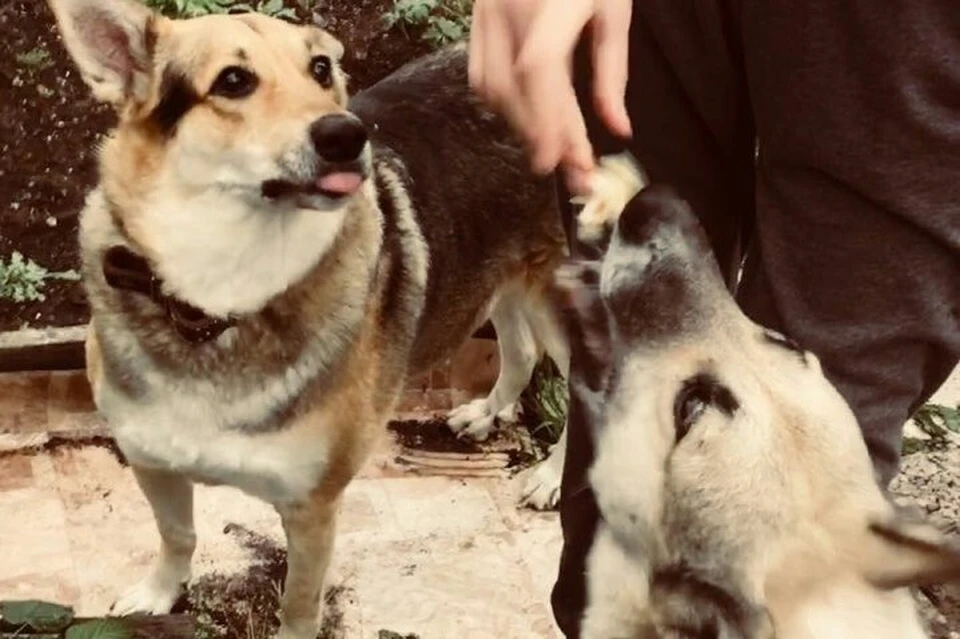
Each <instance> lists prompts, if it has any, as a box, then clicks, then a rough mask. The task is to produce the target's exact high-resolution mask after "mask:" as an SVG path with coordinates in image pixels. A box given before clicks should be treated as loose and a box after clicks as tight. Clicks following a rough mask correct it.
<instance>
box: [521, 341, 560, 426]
mask: <svg viewBox="0 0 960 639" xmlns="http://www.w3.org/2000/svg"><path fill="white" fill-rule="evenodd" d="M569 403H570V395H569V392H568V390H567V380H565V379H564V378H563V376H562V375H561V374H560V372H559V371H558V370H557V367H556V365H555V364H554V363H553V361H552V360H550V359H547V358H544V359H543V360H542V361H541V362H540V363H539V364H538V365H537V368H536V369H535V370H534V372H533V378H532V379H531V381H530V384H529V385H528V386H527V389H526V390H525V391H524V392H523V395H522V396H521V397H520V405H521V407H522V408H523V412H524V413H525V414H526V415H527V416H528V417H529V418H530V419H531V420H532V434H533V436H534V437H536V438H537V439H540V440H542V441H544V442H546V443H547V444H555V443H556V442H557V440H558V439H559V438H560V434H561V433H562V432H563V427H564V425H565V424H566V421H567V408H568V406H569Z"/></svg>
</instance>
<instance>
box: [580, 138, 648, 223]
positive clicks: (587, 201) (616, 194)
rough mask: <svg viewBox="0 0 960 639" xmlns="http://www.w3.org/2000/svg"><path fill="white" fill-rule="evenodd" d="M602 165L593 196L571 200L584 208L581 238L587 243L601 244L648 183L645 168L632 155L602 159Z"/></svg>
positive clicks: (592, 187) (592, 182) (594, 181)
mask: <svg viewBox="0 0 960 639" xmlns="http://www.w3.org/2000/svg"><path fill="white" fill-rule="evenodd" d="M599 164H600V166H598V167H597V170H596V171H595V172H594V174H593V176H592V177H591V179H590V185H589V187H588V189H589V193H588V194H587V195H584V196H578V197H575V198H573V199H572V200H571V202H573V203H574V204H582V205H583V208H582V209H581V210H580V214H579V215H578V216H577V237H578V239H580V240H581V241H584V242H596V241H598V240H600V239H601V238H602V237H603V232H604V230H605V229H606V228H607V226H608V225H611V224H613V223H614V222H616V220H617V218H619V217H620V214H621V213H622V212H623V209H624V208H625V207H626V206H627V203H628V202H629V201H630V200H631V199H632V198H633V196H634V195H636V194H637V193H638V192H639V191H640V190H641V189H642V188H643V187H644V186H646V185H647V182H648V180H647V176H646V174H645V173H644V171H643V168H642V167H641V166H640V165H639V164H638V163H637V161H636V160H635V159H634V158H633V156H632V155H630V154H629V153H626V152H624V153H620V154H618V155H608V156H605V157H602V158H600V162H599Z"/></svg>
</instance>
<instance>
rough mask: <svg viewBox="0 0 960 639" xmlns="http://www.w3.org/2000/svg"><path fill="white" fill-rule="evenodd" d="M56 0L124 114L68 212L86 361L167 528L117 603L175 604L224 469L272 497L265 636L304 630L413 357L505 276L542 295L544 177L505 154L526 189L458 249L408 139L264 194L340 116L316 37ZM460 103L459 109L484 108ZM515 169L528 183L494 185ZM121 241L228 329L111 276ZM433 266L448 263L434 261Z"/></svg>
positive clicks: (547, 190) (310, 171) (550, 244)
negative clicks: (198, 508)
mask: <svg viewBox="0 0 960 639" xmlns="http://www.w3.org/2000/svg"><path fill="white" fill-rule="evenodd" d="M50 4H51V6H52V7H53V9H54V12H55V14H56V16H57V20H58V24H59V26H60V30H61V33H62V34H63V36H64V43H65V45H66V47H67V49H68V51H69V52H70V54H71V55H72V57H73V58H74V60H75V61H76V63H77V65H78V67H79V68H80V69H81V72H82V74H83V76H84V79H85V80H86V81H87V82H88V84H89V85H90V86H91V88H92V90H93V91H94V94H95V95H96V96H97V97H98V98H100V99H101V100H103V101H105V102H108V103H111V104H113V105H114V107H115V108H116V110H117V113H118V116H119V123H118V126H117V128H116V129H115V130H114V131H113V132H112V133H111V135H110V136H109V137H108V139H107V140H106V141H105V143H104V145H103V147H102V149H101V155H100V160H101V164H100V172H101V181H100V184H99V186H98V187H97V188H96V189H95V190H94V191H93V192H92V193H91V194H90V196H89V198H88V201H87V205H86V207H85V209H84V211H83V214H82V220H81V234H80V243H81V249H82V256H83V274H84V285H85V287H86V290H87V293H88V298H89V300H90V306H91V310H92V316H93V320H92V323H91V327H90V334H89V338H88V341H87V346H86V348H87V361H88V377H89V379H90V382H91V386H92V388H93V391H94V396H95V399H96V402H97V405H98V407H99V408H100V410H101V411H102V412H103V413H104V414H105V415H106V417H107V419H108V422H109V423H110V426H111V429H112V430H113V433H114V436H115V438H116V440H117V442H118V445H119V446H120V447H121V449H122V450H123V451H124V454H125V455H126V457H127V458H128V460H129V461H130V463H131V466H132V468H133V472H134V475H135V477H136V479H137V481H138V483H139V485H140V487H141V489H142V491H143V493H144V495H145V496H146V498H147V500H148V501H149V503H150V505H151V508H152V509H153V512H154V515H155V519H156V521H157V527H158V530H159V532H160V538H161V545H160V552H159V554H158V556H157V559H156V561H155V563H154V566H153V568H152V569H151V570H150V572H149V573H148V574H147V576H146V577H145V578H144V579H143V580H142V581H141V582H140V583H139V584H137V585H135V586H134V587H133V588H132V589H131V590H130V591H128V592H127V593H125V594H123V595H122V596H121V597H120V598H119V599H118V601H117V603H116V605H115V607H114V611H115V612H116V613H117V614H127V613H138V612H146V613H163V612H167V611H168V610H169V609H170V607H171V606H172V605H173V602H174V601H175V600H176V598H177V596H178V595H179V593H180V588H181V584H182V583H183V582H185V581H187V580H188V579H189V577H190V562H191V558H192V555H193V552H194V548H195V546H196V535H195V532H194V527H193V516H192V495H193V483H194V482H202V483H211V484H220V483H223V484H229V485H233V486H236V487H238V488H240V489H242V490H245V491H246V492H248V493H250V494H252V495H254V496H257V497H259V498H261V499H264V500H266V501H268V502H270V503H272V504H273V505H274V506H275V507H276V509H277V511H278V512H279V513H280V516H281V518H282V521H283V526H284V529H285V531H286V533H287V540H288V551H289V572H288V575H287V580H286V587H285V594H284V597H283V601H282V610H281V618H282V625H281V628H280V631H279V636H280V637H283V638H285V639H313V637H315V635H316V632H317V629H318V613H319V608H320V602H321V592H322V587H323V577H324V573H325V571H326V567H327V564H328V562H329V559H330V555H331V552H332V546H333V539H334V536H335V535H334V530H335V523H336V514H337V507H338V504H339V501H340V497H341V494H342V492H343V489H344V488H345V487H346V486H347V484H348V483H349V482H350V480H351V479H352V478H353V476H354V475H355V474H356V473H357V471H358V469H359V468H360V466H361V465H362V463H363V461H364V460H365V459H366V457H367V455H368V453H369V451H370V449H371V448H372V446H373V445H374V443H375V441H376V439H377V438H378V437H381V436H383V432H384V429H383V426H384V424H385V422H386V421H387V419H388V417H389V416H390V414H391V412H392V410H393V408H394V406H395V404H396V401H397V399H398V397H399V395H400V392H401V390H402V388H403V387H404V383H405V380H406V378H407V376H408V374H410V373H411V372H418V371H419V370H422V369H423V368H425V367H429V366H431V365H433V364H434V363H436V362H438V361H440V360H441V359H443V358H444V357H446V356H448V355H449V354H451V352H452V351H453V349H455V348H456V347H457V346H459V345H460V343H462V341H463V340H464V339H465V338H466V337H467V336H468V335H469V333H470V331H472V330H473V329H475V328H476V326H477V325H478V324H479V323H480V322H482V321H483V320H484V319H485V317H486V315H487V313H488V312H489V309H490V308H491V306H492V305H493V304H494V302H495V300H497V299H500V298H501V297H502V296H503V294H504V291H510V290H514V289H517V290H519V291H521V292H522V293H525V294H526V295H527V296H528V297H529V298H530V299H533V300H536V299H542V297H543V296H542V291H541V289H542V287H543V286H544V284H545V283H546V282H547V281H548V279H549V275H548V274H549V271H550V270H551V269H552V267H553V266H554V265H555V264H556V263H557V261H558V259H559V256H560V254H561V252H562V232H561V230H560V228H559V219H558V217H557V215H556V212H555V210H553V209H552V208H551V203H552V201H553V200H552V188H551V185H550V184H549V183H545V182H544V183H538V182H536V181H535V180H533V178H532V176H530V177H529V178H528V177H527V176H526V175H525V174H524V173H522V172H520V171H514V172H513V173H504V172H501V173H500V174H497V175H498V176H497V177H495V178H491V180H490V181H489V182H490V183H492V184H494V185H495V186H496V187H497V188H507V189H510V190H511V191H512V190H514V189H516V190H521V189H525V193H526V197H527V200H524V199H523V198H520V197H515V198H514V199H513V200H508V201H515V202H527V201H529V202H531V203H532V204H531V206H530V207H529V210H520V211H496V212H494V213H491V212H489V211H488V212H485V214H486V215H488V216H489V215H492V214H496V215H502V216H503V217H504V219H506V217H507V216H509V219H511V225H510V226H509V227H505V228H504V229H503V231H501V230H500V229H498V234H493V235H490V236H489V237H490V238H491V239H490V240H489V245H485V246H483V247H481V248H482V251H481V253H480V255H481V257H482V264H470V265H469V268H467V266H466V265H464V264H462V263H461V262H462V260H460V261H458V258H459V256H458V255H453V256H451V255H447V254H445V253H443V251H444V248H445V247H444V242H442V241H441V240H440V239H439V238H443V237H444V233H448V232H449V231H446V230H444V229H443V228H439V227H437V228H433V227H432V226H424V224H423V220H424V219H426V220H433V221H434V224H437V223H439V222H444V221H445V219H444V218H445V216H446V217H449V216H448V215H446V212H445V211H437V210H432V211H427V212H424V211H418V210H415V209H414V206H413V202H412V199H411V196H410V195H409V193H408V192H407V189H408V188H409V185H410V180H409V179H407V180H406V181H405V180H404V178H403V176H404V175H405V173H406V169H407V167H406V166H405V164H404V158H402V157H398V156H397V155H396V153H394V151H393V150H392V149H390V148H388V149H385V150H384V149H379V148H378V149H374V148H372V144H373V143H372V142H370V143H369V144H367V145H366V146H365V147H364V149H363V151H362V152H361V154H360V155H359V156H358V159H357V160H356V162H355V165H356V166H357V167H360V168H352V169H337V170H352V171H357V174H358V175H360V174H361V172H362V177H363V178H364V179H363V181H362V183H361V186H360V187H359V188H358V189H357V190H356V191H354V192H352V193H351V194H350V195H349V196H344V197H341V198H334V197H331V196H328V195H325V194H324V193H322V192H319V193H318V192H317V191H311V190H308V189H305V190H303V191H295V192H294V193H293V194H291V195H289V196H284V197H279V198H277V197H273V196H268V195H267V192H268V191H267V189H266V185H267V184H268V183H270V182H276V181H278V180H284V181H286V182H288V183H295V184H307V185H309V184H316V183H318V181H319V180H320V179H321V178H322V175H323V174H322V173H320V170H321V169H319V168H317V167H322V166H323V165H324V163H330V162H329V161H328V160H327V158H323V157H320V152H319V150H318V149H317V142H316V141H315V140H314V139H313V128H312V127H313V125H314V124H315V123H317V122H318V121H319V120H321V119H323V118H325V117H327V116H331V115H336V116H341V117H346V118H347V119H349V118H355V116H353V115H349V114H348V112H347V110H346V105H347V92H346V86H345V83H346V78H345V75H344V74H343V73H342V71H340V69H339V65H338V64H337V62H338V61H339V59H340V57H341V56H342V54H343V47H342V45H340V43H339V42H337V41H336V39H335V38H333V37H332V36H331V35H329V34H327V33H325V32H324V31H322V30H320V29H317V28H314V27H301V26H295V25H291V24H288V23H285V22H282V21H280V20H274V19H270V18H267V17H264V16H261V15H257V14H244V15H234V16H224V15H216V16H206V17H202V18H196V19H191V20H182V21H181V20H169V19H166V18H163V17H160V16H158V15H154V14H152V13H151V12H150V11H148V10H146V9H145V8H144V7H142V6H141V5H139V4H137V3H135V2H132V1H131V0H50ZM317 56H323V57H325V59H328V60H329V61H330V63H331V66H332V69H331V72H332V75H331V81H330V83H329V86H325V83H324V82H322V81H321V80H318V79H317V78H316V77H314V76H312V75H311V68H312V65H313V63H314V61H315V60H316V57H317ZM450 56H451V57H444V56H443V55H441V56H439V57H437V58H435V59H434V61H433V62H428V63H426V64H425V65H424V66H422V67H420V71H421V72H424V73H433V74H434V75H435V76H436V77H437V78H443V77H447V75H449V74H448V73H447V71H446V70H445V69H446V68H447V67H444V66H443V65H451V64H462V63H463V59H462V56H463V53H462V51H459V52H458V51H452V53H451V54H450ZM431 65H434V66H431ZM436 65H439V66H436ZM232 67H240V68H241V69H246V70H247V72H248V73H250V74H252V75H253V76H255V78H256V80H257V82H256V85H255V87H254V89H253V90H251V91H250V92H247V93H245V94H244V95H242V96H240V97H237V96H233V97H231V96H229V95H226V96H225V95H218V94H216V92H215V91H213V87H214V86H215V85H216V83H217V82H218V78H221V79H222V77H223V74H225V73H227V71H229V70H230V69H231V68H232ZM445 74H446V75H445ZM457 90H458V91H461V93H457V92H449V94H448V95H447V97H446V98H445V99H448V100H451V101H452V104H451V106H452V107H453V108H455V109H463V108H465V107H469V108H475V105H474V104H473V102H472V101H471V100H470V98H469V97H468V95H467V93H466V83H465V80H464V83H463V89H457ZM388 107H389V105H388ZM474 117H475V120H474V122H473V123H472V124H470V126H474V127H482V126H488V125H489V120H488V119H486V118H487V116H486V115H485V114H480V113H475V115H474ZM475 130H476V129H475ZM504 130H505V129H504ZM507 143H508V141H504V142H502V143H501V146H500V147H499V148H498V152H502V151H503V150H504V149H505V148H506V144H507ZM378 150H379V154H377V153H376V152H375V151H378ZM511 153H512V152H511ZM508 155H509V154H508ZM509 157H511V158H512V157H516V158H518V159H519V158H521V155H520V154H519V149H518V150H517V152H516V153H512V155H509ZM504 175H508V176H509V177H508V178H504V177H502V176H504ZM514 176H516V179H524V180H528V179H529V182H528V183H517V184H510V183H506V184H504V183H503V180H505V179H514ZM374 177H375V178H376V179H377V184H379V185H381V186H382V187H383V192H381V193H378V192H377V187H376V186H375V183H374V180H373V179H372V178H374ZM456 186H457V187H458V188H459V186H460V185H459V184H457V185H456ZM477 188H480V187H479V186H478V187H477ZM482 188H486V189H489V188H492V187H491V186H489V184H488V185H485V186H483V187H482ZM461 195H463V194H461ZM465 195H466V197H472V196H471V194H470V192H469V191H468V192H467V193H466V194H465ZM384 202H385V203H386V207H385V208H382V206H381V205H382V204H383V203H384ZM467 208H468V207H461V208H460V209H458V210H460V211H464V212H466V211H467ZM469 213H470V214H471V215H473V214H474V211H472V210H471V211H469ZM427 214H429V215H433V217H432V218H431V217H429V215H427ZM425 215H426V217H424V216H425ZM469 223H470V224H479V222H477V221H475V220H474V218H472V217H471V218H470V220H469ZM467 228H469V227H467ZM118 246H119V247H124V248H126V249H129V250H130V251H132V252H134V253H137V254H139V255H141V256H142V257H144V258H146V259H147V261H148V262H149V264H150V266H151V268H152V270H153V272H154V274H155V275H156V276H157V277H159V279H160V280H162V282H163V284H162V286H163V289H162V290H163V293H164V294H166V295H168V296H171V297H173V298H176V299H178V300H179V301H181V302H185V303H188V304H190V305H192V306H194V307H196V308H198V309H200V310H201V311H203V312H204V313H205V314H206V315H208V316H210V317H216V318H227V317H229V318H231V321H232V322H233V324H232V326H231V327H229V328H227V329H226V330H225V331H224V332H223V333H222V334H219V335H218V336H217V337H215V338H214V339H211V340H209V341H205V342H201V343H191V342H188V341H185V340H184V339H182V338H181V337H180V336H179V335H178V334H177V333H176V331H175V330H174V325H173V324H172V323H171V320H170V318H169V317H168V315H167V314H166V312H165V309H164V308H163V306H162V305H161V304H158V303H157V302H156V301H155V300H153V299H151V298H150V297H148V296H147V295H144V294H141V293H139V292H136V291H133V292H131V291H126V290H118V289H115V288H112V287H111V286H110V285H108V283H107V280H106V277H105V274H104V270H103V265H104V255H105V253H106V251H107V250H108V249H110V248H112V247H118ZM432 263H438V264H441V265H443V268H442V272H441V275H442V276H443V277H435V278H434V279H433V280H431V279H430V278H428V272H429V271H430V268H431V265H432ZM454 271H456V273H454V274H453V275H451V273H453V272H454ZM444 278H446V279H444ZM428 287H434V288H432V289H429V288H428ZM430 293H435V294H434V295H430ZM431 304H432V305H433V306H431Z"/></svg>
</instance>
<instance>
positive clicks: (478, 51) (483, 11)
mask: <svg viewBox="0 0 960 639" xmlns="http://www.w3.org/2000/svg"><path fill="white" fill-rule="evenodd" d="M486 17H487V2H486V0H476V2H474V3H473V16H472V18H471V21H470V23H471V27H470V42H469V44H468V47H467V78H468V80H469V83H470V88H471V89H473V90H474V91H475V92H477V93H478V94H480V95H481V96H482V95H483V78H484V75H485V69H484V60H485V51H484V46H483V45H484V39H485V38H486V33H487V24H486Z"/></svg>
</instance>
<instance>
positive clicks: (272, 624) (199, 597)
mask: <svg viewBox="0 0 960 639" xmlns="http://www.w3.org/2000/svg"><path fill="white" fill-rule="evenodd" d="M223 532H224V534H226V535H231V536H233V537H234V538H235V539H236V541H237V543H239V544H240V545H241V546H242V547H243V548H245V549H246V550H247V551H249V553H250V557H251V562H250V567H249V568H247V570H246V571H245V572H243V573H240V574H230V575H225V574H222V573H213V574H209V575H205V576H203V577H201V578H199V579H196V580H194V582H193V583H192V584H191V586H190V588H189V590H188V592H187V594H186V595H185V596H184V597H183V598H182V599H181V600H180V601H179V602H178V603H177V606H176V607H175V608H174V612H187V613H190V614H192V615H194V616H195V617H196V620H197V637H198V639H261V638H263V639H268V638H269V637H272V636H274V634H275V633H276V631H277V628H279V626H280V620H279V618H278V612H279V609H280V597H281V595H282V592H283V580H284V577H285V576H286V574H287V553H286V551H285V550H284V549H283V548H281V547H280V546H279V545H278V544H277V543H276V542H274V541H273V540H272V539H270V538H268V537H265V536H263V535H261V534H259V533H257V532H254V531H252V530H250V529H248V528H245V527H244V526H240V525H237V524H228V525H227V526H226V527H225V528H224V530H223ZM350 592H351V591H350V589H349V588H347V587H345V586H342V585H334V586H330V587H328V588H327V590H326V592H325V594H324V617H323V625H322V628H321V631H320V635H319V639H344V635H343V608H342V604H341V602H342V600H343V599H344V598H345V597H347V596H349V594H350Z"/></svg>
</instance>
